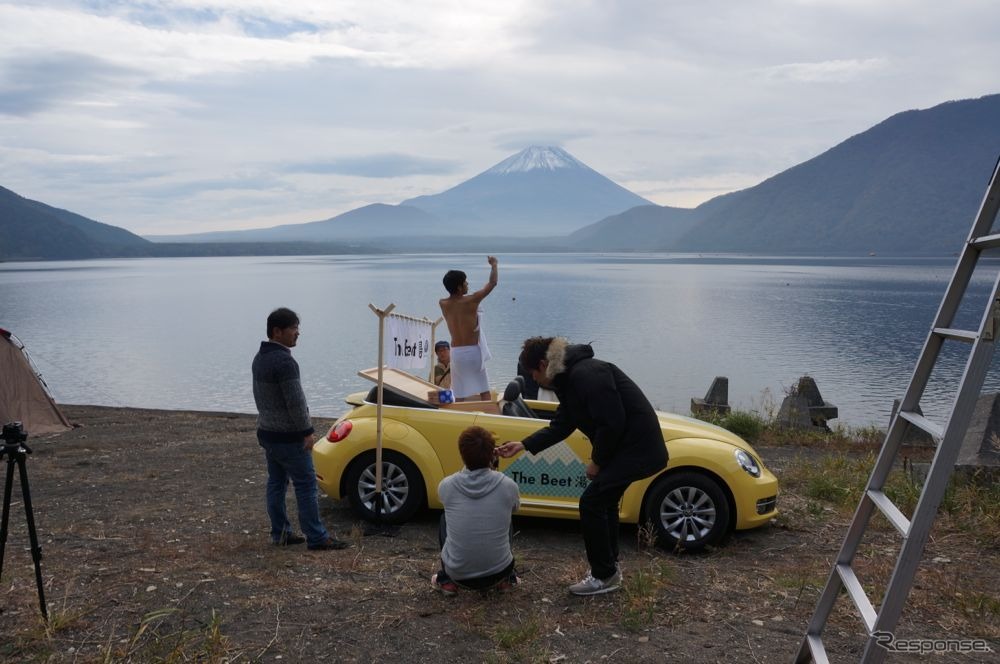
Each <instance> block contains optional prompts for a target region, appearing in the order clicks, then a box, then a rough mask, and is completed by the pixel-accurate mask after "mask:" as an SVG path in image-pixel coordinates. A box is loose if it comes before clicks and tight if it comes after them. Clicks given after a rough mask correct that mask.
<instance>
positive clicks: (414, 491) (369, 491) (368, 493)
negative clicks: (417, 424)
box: [345, 450, 426, 524]
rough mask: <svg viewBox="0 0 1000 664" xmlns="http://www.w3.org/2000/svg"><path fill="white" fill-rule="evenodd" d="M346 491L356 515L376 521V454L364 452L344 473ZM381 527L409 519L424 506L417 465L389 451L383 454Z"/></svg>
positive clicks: (421, 480)
mask: <svg viewBox="0 0 1000 664" xmlns="http://www.w3.org/2000/svg"><path fill="white" fill-rule="evenodd" d="M345 483H346V485H345V490H346V494H347V499H348V502H349V503H350V505H351V509H352V510H354V512H355V514H357V515H358V516H360V517H361V518H362V519H366V520H368V521H375V452H374V451H370V452H365V453H364V454H362V455H360V456H359V457H357V458H356V459H355V460H354V461H353V462H351V465H350V466H349V467H348V469H347V473H346V475H345ZM382 487H383V489H382V514H381V519H382V522H383V523H389V524H398V523H403V522H405V521H407V520H409V519H410V517H412V516H413V515H414V514H416V513H417V510H419V509H420V508H421V506H423V504H424V497H425V495H426V491H425V490H424V478H423V477H422V476H421V475H420V471H419V470H418V469H417V467H416V465H414V463H413V462H412V461H410V460H409V459H407V458H406V457H405V456H403V455H402V454H400V453H398V452H393V451H392V450H384V451H383V452H382Z"/></svg>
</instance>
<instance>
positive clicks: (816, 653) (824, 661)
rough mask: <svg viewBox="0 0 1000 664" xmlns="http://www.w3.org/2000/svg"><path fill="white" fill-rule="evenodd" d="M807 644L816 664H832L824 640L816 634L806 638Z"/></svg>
mask: <svg viewBox="0 0 1000 664" xmlns="http://www.w3.org/2000/svg"><path fill="white" fill-rule="evenodd" d="M806 643H807V644H808V645H809V653H810V654H811V655H812V658H813V662H815V663H816V664H830V658H829V657H827V656H826V648H824V647H823V639H821V638H819V636H817V635H816V634H809V635H807V636H806Z"/></svg>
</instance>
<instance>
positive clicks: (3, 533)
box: [0, 456, 14, 578]
mask: <svg viewBox="0 0 1000 664" xmlns="http://www.w3.org/2000/svg"><path fill="white" fill-rule="evenodd" d="M13 488H14V459H13V458H11V457H9V456H8V457H7V483H6V484H4V485H3V515H2V516H0V578H3V554H4V549H5V548H6V546H7V522H8V519H9V518H10V492H11V489H13Z"/></svg>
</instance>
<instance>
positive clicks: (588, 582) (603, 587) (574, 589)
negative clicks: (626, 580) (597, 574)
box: [569, 569, 622, 597]
mask: <svg viewBox="0 0 1000 664" xmlns="http://www.w3.org/2000/svg"><path fill="white" fill-rule="evenodd" d="M621 585H622V572H621V570H620V569H616V570H615V573H614V574H613V575H612V576H611V577H610V578H608V579H604V580H603V581H602V580H600V579H595V578H594V576H593V575H592V574H587V576H585V577H583V580H582V581H580V582H579V583H574V584H573V585H571V586H570V587H569V592H570V594H573V595H579V596H581V597H583V596H586V595H603V594H604V593H610V592H614V591H616V590H618V589H619V588H620V587H621Z"/></svg>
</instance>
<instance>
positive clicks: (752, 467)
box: [733, 449, 760, 477]
mask: <svg viewBox="0 0 1000 664" xmlns="http://www.w3.org/2000/svg"><path fill="white" fill-rule="evenodd" d="M733 454H734V455H735V456H736V463H738V464H740V468H742V469H743V470H745V471H747V472H748V473H750V475H752V476H753V477H760V465H759V464H758V463H757V460H756V459H754V458H753V457H752V456H750V455H749V454H747V453H746V452H745V451H743V450H740V449H737V450H736V451H734V452H733Z"/></svg>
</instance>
